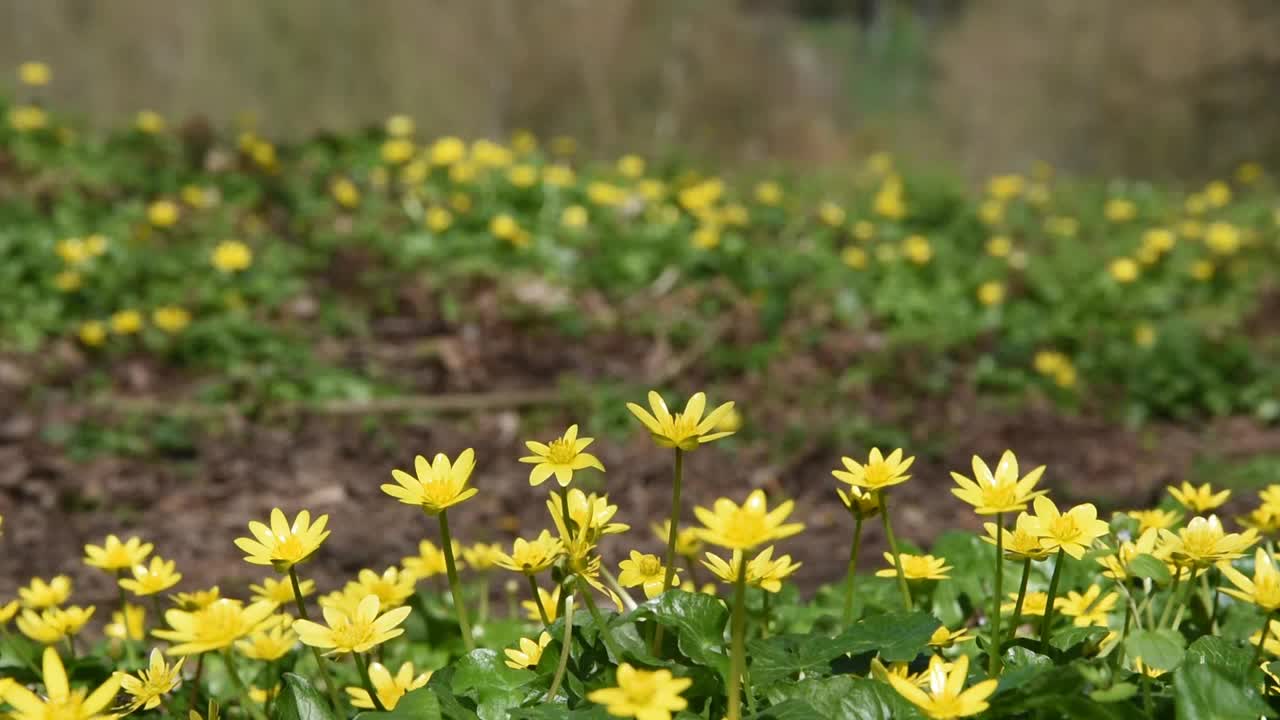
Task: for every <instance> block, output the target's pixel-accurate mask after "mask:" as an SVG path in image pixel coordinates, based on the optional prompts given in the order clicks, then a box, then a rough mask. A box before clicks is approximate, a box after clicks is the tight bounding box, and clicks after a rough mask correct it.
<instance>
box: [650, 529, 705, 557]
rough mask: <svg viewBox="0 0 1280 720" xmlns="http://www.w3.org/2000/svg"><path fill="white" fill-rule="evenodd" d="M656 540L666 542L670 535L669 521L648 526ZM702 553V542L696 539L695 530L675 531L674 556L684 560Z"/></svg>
mask: <svg viewBox="0 0 1280 720" xmlns="http://www.w3.org/2000/svg"><path fill="white" fill-rule="evenodd" d="M649 529H650V530H652V531H653V534H654V536H655V537H656V538H658V539H659V540H661V541H662V542H666V541H667V536H668V535H670V534H671V521H670V520H663V521H662V522H661V523H654V524H652V525H650V526H649ZM701 551H702V540H701V539H699V538H698V531H697V529H695V528H680V529H678V530H677V531H676V554H677V555H679V556H681V557H686V558H690V559H692V558H696V557H697V555H698V553H699V552H701Z"/></svg>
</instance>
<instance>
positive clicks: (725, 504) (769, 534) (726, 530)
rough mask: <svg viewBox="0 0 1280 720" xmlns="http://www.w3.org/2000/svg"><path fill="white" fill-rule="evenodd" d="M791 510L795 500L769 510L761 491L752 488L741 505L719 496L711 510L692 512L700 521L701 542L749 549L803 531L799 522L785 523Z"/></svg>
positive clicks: (730, 548) (736, 548) (700, 509)
mask: <svg viewBox="0 0 1280 720" xmlns="http://www.w3.org/2000/svg"><path fill="white" fill-rule="evenodd" d="M794 509H795V502H793V501H791V500H787V501H786V502H784V503H782V504H781V505H778V507H776V508H774V509H773V510H769V505H768V501H767V500H766V499H765V495H764V491H763V490H753V491H752V492H751V494H750V495H748V496H747V500H746V502H744V503H742V504H741V505H738V504H737V503H735V502H733V501H732V500H730V499H728V498H720V499H719V500H716V501H715V503H714V504H713V505H712V506H711V509H707V508H704V507H696V508H694V509H693V512H694V514H695V515H697V516H698V520H699V521H701V522H702V525H703V527H702V528H699V529H698V537H700V538H702V540H703V542H708V543H711V544H712V545H716V546H718V547H722V548H725V549H726V550H751V549H752V548H755V547H756V546H758V545H763V544H765V543H768V542H772V541H774V540H781V539H783V538H787V537H791V536H792V535H795V534H797V533H799V532H801V531H802V530H804V524H803V523H788V522H786V519H787V517H788V516H789V515H791V511H792V510H794Z"/></svg>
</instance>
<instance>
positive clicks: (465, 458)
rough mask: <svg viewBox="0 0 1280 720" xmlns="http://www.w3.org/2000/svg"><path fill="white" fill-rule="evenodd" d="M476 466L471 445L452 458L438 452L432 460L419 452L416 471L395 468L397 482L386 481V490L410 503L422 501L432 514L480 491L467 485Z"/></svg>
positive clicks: (392, 472)
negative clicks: (412, 472)
mask: <svg viewBox="0 0 1280 720" xmlns="http://www.w3.org/2000/svg"><path fill="white" fill-rule="evenodd" d="M475 467H476V453H475V451H474V450H472V449H471V448H467V449H466V450H463V451H462V452H461V453H459V454H458V459H457V460H454V461H452V462H450V461H449V458H448V456H446V455H445V454H444V453H437V454H436V456H435V459H434V460H432V461H431V462H427V459H426V458H425V457H423V456H421V455H418V456H417V457H415V458H414V459H413V469H414V473H415V475H410V474H409V473H407V472H404V471H403V470H392V471H391V477H392V478H394V479H395V481H396V482H395V484H392V483H386V484H384V485H383V486H382V492H384V493H386V494H388V495H390V496H391V497H393V498H395V499H397V500H399V501H400V502H402V503H405V504H406V505H418V506H420V507H421V508H422V510H423V511H424V512H426V513H427V514H428V515H439V514H440V512H441V511H442V510H444V509H446V508H449V507H452V506H454V505H457V504H458V503H460V502H462V501H464V500H467V499H468V498H470V497H471V496H472V495H475V494H476V493H477V492H479V491H478V490H476V489H475V488H469V487H467V481H468V480H469V479H470V478H471V471H472V470H475Z"/></svg>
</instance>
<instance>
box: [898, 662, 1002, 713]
mask: <svg viewBox="0 0 1280 720" xmlns="http://www.w3.org/2000/svg"><path fill="white" fill-rule="evenodd" d="M945 665H946V661H945V660H943V659H942V658H941V657H939V656H937V655H934V656H933V657H932V658H930V659H929V669H928V671H927V672H928V678H929V684H928V687H927V688H926V689H921V688H920V687H918V686H916V685H915V684H913V683H911V682H910V681H908V680H906V679H904V678H900V677H898V676H896V675H889V684H890V685H892V686H893V689H894V690H897V691H898V694H899V695H901V696H902V697H904V698H906V699H907V701H908V702H910V703H911V704H912V705H915V706H916V707H918V708H920V710H921V712H923V713H924V714H925V715H926V716H928V717H930V718H935V719H936V720H949V719H950V718H962V717H969V716H971V715H977V714H978V713H980V712H983V711H984V710H986V709H987V708H988V707H990V704H989V703H988V702H987V698H988V697H990V696H991V694H992V693H994V692H995V691H996V686H997V685H998V684H999V681H998V680H995V679H992V680H983V681H982V682H980V683H978V684H976V685H974V686H973V687H971V688H969V689H968V690H965V689H964V681H965V679H966V678H968V676H969V656H968V655H961V656H959V657H957V658H956V660H955V662H954V663H953V664H952V666H951V670H950V671H948V670H947V669H946V667H945Z"/></svg>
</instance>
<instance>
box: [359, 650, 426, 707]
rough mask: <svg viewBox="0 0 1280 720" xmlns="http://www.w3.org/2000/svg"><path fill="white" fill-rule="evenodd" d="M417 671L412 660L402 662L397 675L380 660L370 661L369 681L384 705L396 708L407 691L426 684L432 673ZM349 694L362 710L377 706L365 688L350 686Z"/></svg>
mask: <svg viewBox="0 0 1280 720" xmlns="http://www.w3.org/2000/svg"><path fill="white" fill-rule="evenodd" d="M415 673H416V671H415V670H414V667H413V663H411V662H405V663H401V664H400V669H399V670H397V671H396V674H395V675H392V674H391V671H390V670H388V669H387V668H386V666H385V665H383V664H382V663H380V662H373V663H369V683H370V684H371V685H373V691H374V692H375V693H377V695H378V700H379V701H380V702H381V703H382V707H384V708H386V709H387V710H394V709H395V708H396V705H398V704H399V703H400V698H402V697H404V695H405V693H407V692H409V691H410V690H417V689H418V688H420V687H422V686H424V685H426V684H427V681H429V680H430V679H431V675H432V671H430V670H427V671H426V672H422V673H416V674H415ZM347 694H348V695H350V696H351V706H352V707H356V708H360V709H362V710H372V709H373V708H374V707H375V706H374V704H373V698H371V697H369V692H368V691H367V690H365V689H364V688H360V687H349V688H347Z"/></svg>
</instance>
